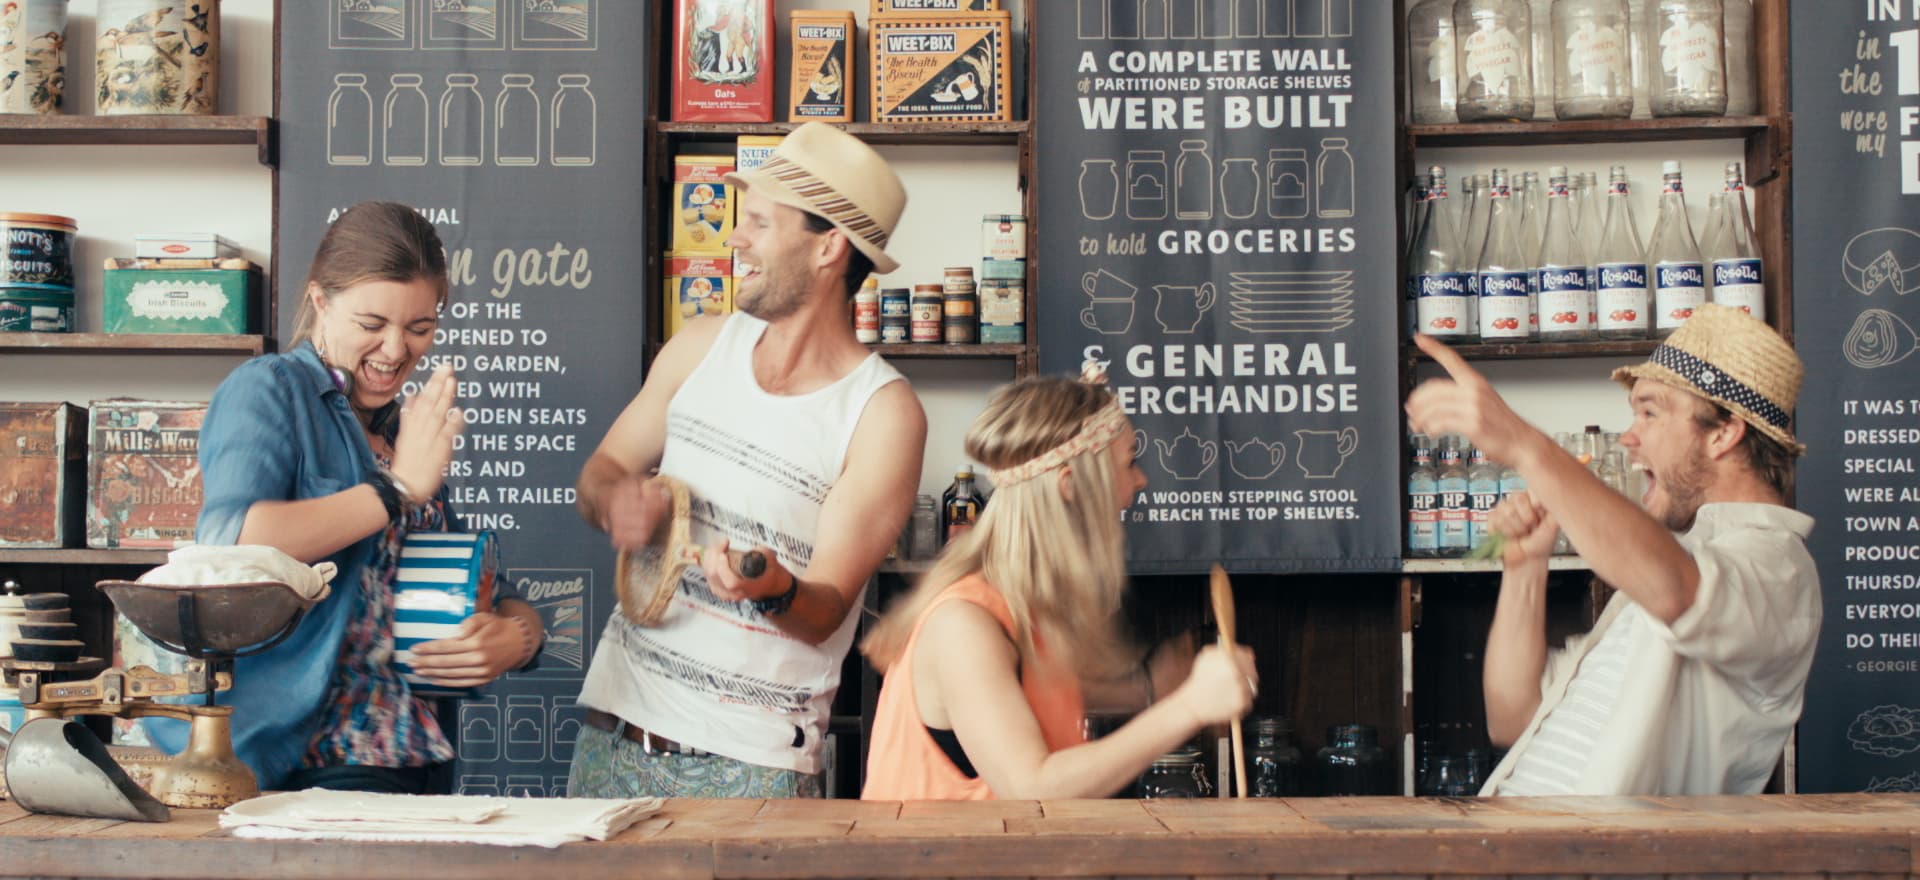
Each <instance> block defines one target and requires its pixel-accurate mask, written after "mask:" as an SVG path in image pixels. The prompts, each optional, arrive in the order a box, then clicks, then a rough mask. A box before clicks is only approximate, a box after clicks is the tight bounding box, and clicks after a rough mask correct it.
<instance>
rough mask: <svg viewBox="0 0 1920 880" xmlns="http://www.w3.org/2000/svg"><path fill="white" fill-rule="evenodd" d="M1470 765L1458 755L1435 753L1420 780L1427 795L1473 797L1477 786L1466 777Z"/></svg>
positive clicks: (1469, 771)
mask: <svg viewBox="0 0 1920 880" xmlns="http://www.w3.org/2000/svg"><path fill="white" fill-rule="evenodd" d="M1471 771H1472V768H1471V765H1470V764H1468V762H1467V759H1466V758H1465V757H1463V756H1460V755H1435V756H1434V757H1433V760H1432V763H1431V764H1430V765H1429V767H1428V769H1427V774H1426V777H1425V778H1424V779H1423V780H1422V782H1421V788H1423V789H1425V791H1426V792H1427V796H1429V797H1473V796H1474V795H1475V794H1477V793H1478V791H1479V788H1478V786H1475V785H1474V784H1473V783H1472V782H1471V781H1469V780H1468V777H1469V776H1471V775H1472V772H1471Z"/></svg>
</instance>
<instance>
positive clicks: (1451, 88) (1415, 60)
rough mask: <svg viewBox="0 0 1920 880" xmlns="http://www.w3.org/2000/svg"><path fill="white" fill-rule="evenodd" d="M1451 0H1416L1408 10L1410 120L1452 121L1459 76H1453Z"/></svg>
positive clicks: (1438, 122) (1422, 121)
mask: <svg viewBox="0 0 1920 880" xmlns="http://www.w3.org/2000/svg"><path fill="white" fill-rule="evenodd" d="M1455 69H1456V68H1455V67H1454V58H1453V0H1419V2H1418V3H1415V4H1414V5H1413V8H1412V9H1409V10H1407V79H1408V91H1409V92H1410V93H1411V95H1412V101H1413V121H1414V122H1415V123H1418V124H1421V125H1442V124H1446V123H1450V122H1453V121H1454V119H1455V117H1454V113H1453V103H1454V100H1455V88H1456V87H1457V85H1458V82H1459V81H1458V79H1457V78H1456V77H1455V76H1454V70H1455Z"/></svg>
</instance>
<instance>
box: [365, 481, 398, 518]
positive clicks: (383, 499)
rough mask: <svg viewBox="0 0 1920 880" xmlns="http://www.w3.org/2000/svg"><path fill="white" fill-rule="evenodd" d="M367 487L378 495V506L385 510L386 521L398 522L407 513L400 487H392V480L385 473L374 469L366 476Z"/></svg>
mask: <svg viewBox="0 0 1920 880" xmlns="http://www.w3.org/2000/svg"><path fill="white" fill-rule="evenodd" d="M367 485H369V486H372V487H373V491H374V492H376V493H378V494H379V495H380V505H381V506H382V507H385V508H386V509H387V521H388V522H399V521H400V517H401V516H403V515H405V514H406V512H407V501H406V499H405V498H404V497H402V496H401V494H400V487H399V486H396V485H394V483H393V478H392V477H390V476H388V475H387V472H386V471H384V470H380V469H378V468H375V469H374V470H373V471H371V472H369V473H368V474H367Z"/></svg>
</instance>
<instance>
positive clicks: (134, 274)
mask: <svg viewBox="0 0 1920 880" xmlns="http://www.w3.org/2000/svg"><path fill="white" fill-rule="evenodd" d="M158 266H166V267H167V268H159V267H158ZM260 289H261V283H260V269H259V267H257V266H255V265H253V264H252V263H249V262H247V261H246V260H241V259H231V260H163V261H158V260H137V259H136V260H108V261H107V263H106V271H105V272H103V273H102V293H101V296H102V299H101V307H100V316H101V328H102V329H103V330H104V331H105V332H108V333H258V332H259V326H260V320H259V319H260V309H259V308H258V307H257V304H258V303H259V300H260Z"/></svg>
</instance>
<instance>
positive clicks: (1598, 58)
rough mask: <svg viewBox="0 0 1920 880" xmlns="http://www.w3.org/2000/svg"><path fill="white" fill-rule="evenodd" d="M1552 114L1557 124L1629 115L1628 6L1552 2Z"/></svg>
mask: <svg viewBox="0 0 1920 880" xmlns="http://www.w3.org/2000/svg"><path fill="white" fill-rule="evenodd" d="M1552 14H1553V28H1552V30H1553V53H1554V65H1553V67H1554V80H1553V89H1554V91H1553V109H1554V115H1555V116H1557V117H1559V118H1560V119H1625V118H1627V117H1628V116H1630V115H1632V114H1633V47H1632V42H1631V40H1630V38H1629V36H1628V35H1629V33H1630V31H1631V28H1632V24H1631V21H1632V19H1631V14H1630V13H1629V12H1628V10H1627V0H1553V13H1552Z"/></svg>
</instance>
